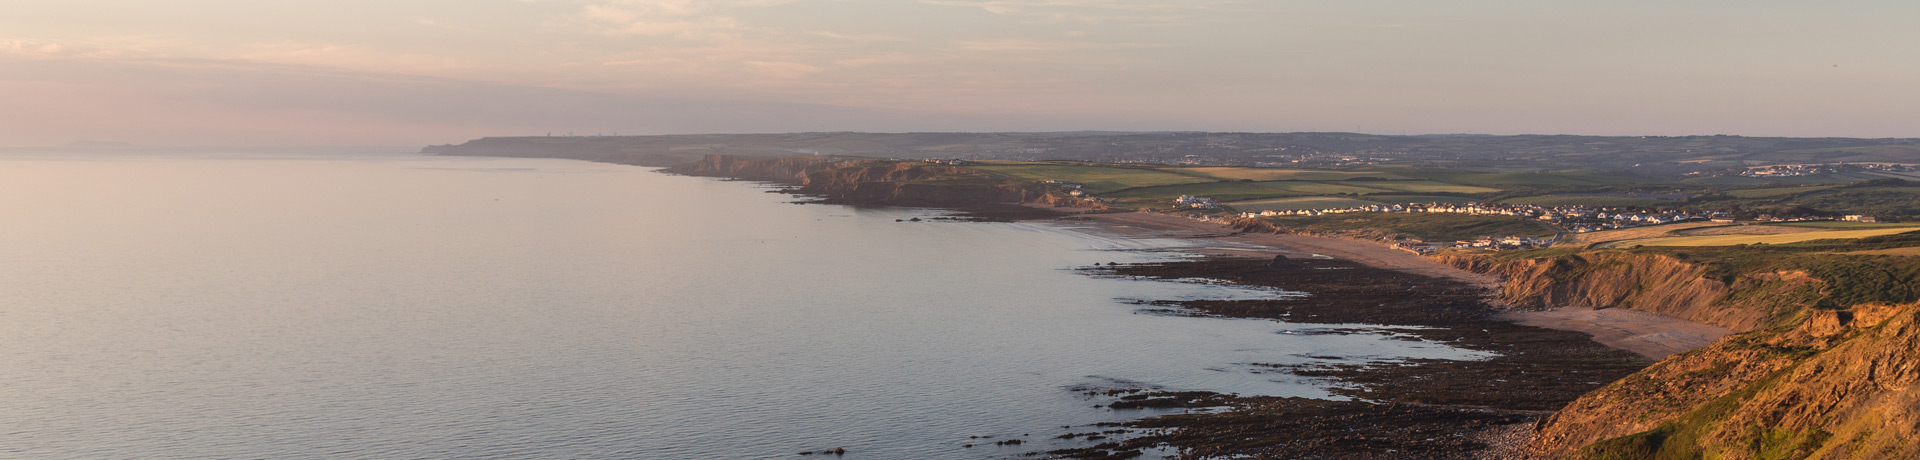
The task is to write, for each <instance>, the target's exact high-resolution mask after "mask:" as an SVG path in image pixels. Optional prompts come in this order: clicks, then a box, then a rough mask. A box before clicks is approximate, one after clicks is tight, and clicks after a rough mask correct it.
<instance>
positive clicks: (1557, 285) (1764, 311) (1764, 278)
mask: <svg viewBox="0 0 1920 460" xmlns="http://www.w3.org/2000/svg"><path fill="white" fill-rule="evenodd" d="M1436 259H1438V260H1440V261H1442V262H1445V263H1448V264H1451V265H1453V266H1456V267H1460V268H1463V269H1467V270H1471V271H1474V272H1479V273H1487V274H1493V275H1497V276H1500V277H1501V278H1504V279H1505V280H1506V282H1505V283H1504V284H1502V286H1501V288H1500V292H1499V298H1500V300H1501V301H1503V302H1505V303H1506V304H1508V305H1513V306H1515V307H1519V308H1532V309H1550V308H1562V307H1573V308H1614V307H1620V308H1629V309H1633V310H1639V311H1644V312H1648V313H1655V314H1660V315H1665V316H1669V317H1674V318H1680V319H1685V320H1689V321H1693V322H1698V323H1705V324H1712V325H1715V326H1720V327H1724V328H1727V329H1731V330H1734V331H1745V330H1751V329H1754V328H1757V327H1761V326H1764V325H1766V324H1769V323H1770V322H1773V321H1778V320H1780V319H1781V317H1782V315H1786V314H1790V313H1792V312H1794V311H1797V310H1799V309H1801V308H1804V307H1805V305H1799V304H1795V303H1794V301H1801V300H1805V299H1806V298H1807V297H1808V296H1809V295H1811V294H1813V293H1817V292H1819V291H1820V289H1821V288H1822V284H1823V283H1822V282H1821V281H1820V280H1818V279H1814V278H1812V277H1810V276H1808V275H1807V274H1806V273H1804V272H1798V271H1779V272H1764V273H1751V274H1745V275H1742V276H1738V277H1736V278H1735V279H1734V280H1733V282H1732V283H1728V282H1727V281H1724V280H1722V279H1717V278H1716V277H1712V276H1709V273H1708V272H1709V267H1706V266H1703V265H1697V264H1692V263H1688V262H1687V261H1684V260H1681V259H1677V258H1675V257H1673V256H1670V255H1665V254H1644V253H1633V252H1626V251H1590V252H1581V253H1575V254H1567V255H1560V256H1552V257H1536V258H1524V259H1514V260H1500V259H1499V258H1496V257H1488V256H1463V255H1442V256H1437V257H1436Z"/></svg>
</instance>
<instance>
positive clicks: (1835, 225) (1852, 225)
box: [1773, 220, 1915, 230]
mask: <svg viewBox="0 0 1920 460" xmlns="http://www.w3.org/2000/svg"><path fill="white" fill-rule="evenodd" d="M1773 225H1781V226H1787V227H1812V228H1831V229H1849V230H1853V229H1863V228H1895V227H1915V225H1914V224H1911V223H1899V222H1847V221H1838V220H1821V221H1811V222H1787V223H1781V224H1773Z"/></svg>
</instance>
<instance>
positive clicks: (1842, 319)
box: [1436, 250, 1920, 459]
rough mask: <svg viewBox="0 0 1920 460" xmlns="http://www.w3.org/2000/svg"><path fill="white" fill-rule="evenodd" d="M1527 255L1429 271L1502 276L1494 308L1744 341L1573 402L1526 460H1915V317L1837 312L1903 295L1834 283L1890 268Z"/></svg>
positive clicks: (1918, 367)
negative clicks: (1640, 319) (1637, 316)
mask: <svg viewBox="0 0 1920 460" xmlns="http://www.w3.org/2000/svg"><path fill="white" fill-rule="evenodd" d="M1530 254H1531V255H1532V256H1531V257H1528V256H1526V255H1521V254H1514V255H1505V256H1503V255H1499V254H1456V255H1443V256H1437V257H1436V258H1437V259H1439V260H1441V261H1443V262H1446V263H1449V264H1452V265H1455V266H1458V267H1462V268H1466V269H1469V270H1473V271H1477V272H1481V273H1489V274H1495V275H1499V276H1501V277H1502V278H1504V279H1505V283H1504V285H1503V286H1502V288H1501V289H1500V290H1499V294H1498V295H1499V297H1500V298H1501V300H1504V301H1506V302H1507V303H1508V304H1509V305H1512V306H1514V307H1516V308H1557V307H1576V308H1609V307H1624V308H1631V309H1635V310H1641V311H1647V312H1652V313H1657V314H1662V315H1667V316H1672V317H1677V318H1684V319H1689V320H1693V321H1697V322H1703V323H1708V324H1715V325H1719V326H1722V327H1727V328H1729V329H1733V330H1736V331H1744V332H1742V333H1740V334H1736V335H1732V336H1728V337H1726V338H1724V339H1721V340H1720V341H1717V342H1715V343H1713V344H1711V345H1709V346H1707V347H1704V348H1700V349H1697V350H1693V351H1690V352H1686V353H1681V354H1678V355H1674V356H1672V357H1670V358H1668V359H1666V360H1663V361H1661V362H1659V363H1656V364H1654V365H1653V366H1650V367H1648V368H1646V369H1644V370H1642V371H1640V372H1636V373H1634V374H1633V375H1630V376H1628V377H1626V378H1622V379H1620V380H1618V381H1615V382H1612V383H1610V384H1608V385H1606V386H1604V387H1602V388H1600V389H1599V390H1595V391H1594V392H1592V393H1589V394H1587V395H1584V396H1582V397H1581V398H1580V399H1578V400H1576V401H1574V402H1573V403H1571V404H1568V405H1567V406H1566V407H1564V408H1562V409H1560V410H1559V411H1557V412H1555V414H1554V415H1553V416H1552V417H1549V418H1548V419H1547V420H1545V421H1543V422H1542V423H1540V425H1539V426H1538V427H1536V430H1535V432H1534V438H1533V440H1532V442H1531V444H1529V445H1528V446H1527V447H1526V449H1525V451H1526V452H1525V454H1526V455H1527V456H1530V457H1533V458H1593V459H1602V458H1608V459H1633V458H1725V459H1749V458H1756V459H1757V458H1915V455H1916V454H1920V448H1916V447H1914V445H1913V444H1912V443H1910V442H1906V441H1904V440H1905V439H1911V438H1912V437H1913V436H1916V435H1920V396H1917V395H1916V394H1915V393H1914V391H1913V390H1914V389H1915V387H1914V383H1916V382H1920V325H1917V324H1916V322H1917V321H1920V307H1916V306H1915V304H1912V303H1906V304H1900V306H1894V305H1893V304H1887V303H1876V302H1867V303H1860V304H1854V305H1851V306H1846V307H1836V306H1835V305H1845V302H1846V301H1845V299H1848V298H1857V297H1858V296H1857V292H1858V291H1861V290H1863V289H1864V290H1872V289H1880V290H1885V291H1889V292H1897V291H1898V290H1899V286H1881V285H1880V284H1881V283H1878V282H1862V281H1861V280H1860V279H1858V278H1857V277H1848V276H1842V274H1848V273H1868V272H1899V271H1901V267H1902V266H1901V265H1899V264H1898V263H1896V262H1892V261H1891V259H1884V260H1883V259H1844V260H1842V259H1836V258H1835V257H1837V256H1830V255H1809V256H1789V255H1786V254H1777V255H1767V254H1759V255H1758V256H1757V257H1753V258H1749V259H1729V258H1719V259H1711V261H1691V260H1689V258H1688V257H1689V256H1688V255H1686V254H1679V253H1647V252H1634V251H1618V250H1612V251H1583V252H1567V251H1540V252H1535V253H1530ZM1795 257H1798V258H1795ZM1694 259H1695V260H1699V256H1697V255H1696V256H1694ZM1756 261H1764V262H1756ZM1774 261H1782V262H1774ZM1836 261H1839V262H1836ZM1795 266H1803V267H1806V268H1802V269H1796V268H1794V267H1795ZM1849 267H1852V268H1867V269H1869V270H1866V271H1862V270H1851V271H1850V269H1849ZM1823 277H1824V278H1823ZM1896 279H1897V278H1896ZM1840 291H1846V292H1852V293H1855V294H1846V295H1844V296H1843V295H1840V294H1841V292H1840Z"/></svg>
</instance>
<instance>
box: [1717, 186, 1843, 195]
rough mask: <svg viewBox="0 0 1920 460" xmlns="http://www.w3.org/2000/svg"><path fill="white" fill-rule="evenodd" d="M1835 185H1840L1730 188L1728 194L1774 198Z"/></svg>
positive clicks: (1825, 188)
mask: <svg viewBox="0 0 1920 460" xmlns="http://www.w3.org/2000/svg"><path fill="white" fill-rule="evenodd" d="M1834 187H1838V186H1837V185H1810V186H1804V187H1774V188H1754V189H1745V190H1728V191H1727V194H1728V195H1732V196H1734V197H1736V198H1774V197H1783V196H1787V195H1794V194H1800V193H1807V192H1817V191H1821V190H1827V189H1831V188H1834Z"/></svg>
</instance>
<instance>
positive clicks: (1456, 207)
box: [1240, 203, 1714, 232]
mask: <svg viewBox="0 0 1920 460" xmlns="http://www.w3.org/2000/svg"><path fill="white" fill-rule="evenodd" d="M1352 212H1388V213H1393V212H1405V213H1423V212H1424V213H1451V214H1476V215H1496V216H1515V217H1525V218H1529V219H1539V220H1542V221H1546V222H1550V223H1553V224H1558V225H1560V226H1561V227H1564V228H1566V229H1568V230H1570V231H1574V232H1590V231H1597V230H1606V229H1613V228H1626V227H1639V226H1643V225H1654V224H1664V223H1668V222H1678V221H1683V220H1695V219H1707V218H1711V217H1714V215H1713V214H1711V213H1699V214H1696V213H1687V212H1682V211H1636V210H1627V209H1620V208H1595V207H1588V206H1538V205H1530V204H1493V203H1458V204H1455V203H1425V204H1417V203H1416V204H1376V205H1367V206H1352V207H1344V208H1326V209H1298V210H1290V211H1276V210H1267V211H1261V212H1246V213H1241V214H1240V215H1241V217H1276V216H1319V215H1326V214H1342V213H1352Z"/></svg>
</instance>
